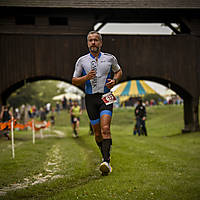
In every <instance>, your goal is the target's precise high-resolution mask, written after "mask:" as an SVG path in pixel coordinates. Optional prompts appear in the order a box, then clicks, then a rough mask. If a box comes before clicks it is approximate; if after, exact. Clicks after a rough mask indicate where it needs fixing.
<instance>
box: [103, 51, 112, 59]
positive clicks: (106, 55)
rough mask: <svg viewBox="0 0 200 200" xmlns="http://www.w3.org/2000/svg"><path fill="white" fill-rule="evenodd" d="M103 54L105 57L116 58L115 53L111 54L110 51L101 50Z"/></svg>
mask: <svg viewBox="0 0 200 200" xmlns="http://www.w3.org/2000/svg"><path fill="white" fill-rule="evenodd" d="M101 53H102V55H103V56H105V57H110V58H115V56H114V55H112V54H110V53H105V52H101Z"/></svg>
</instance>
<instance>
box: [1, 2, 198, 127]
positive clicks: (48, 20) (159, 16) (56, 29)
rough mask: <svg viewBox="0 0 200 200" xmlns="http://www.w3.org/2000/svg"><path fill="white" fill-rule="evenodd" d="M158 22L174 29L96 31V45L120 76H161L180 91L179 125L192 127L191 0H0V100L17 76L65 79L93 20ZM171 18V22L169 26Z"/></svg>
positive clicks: (194, 52) (194, 55)
mask: <svg viewBox="0 0 200 200" xmlns="http://www.w3.org/2000/svg"><path fill="white" fill-rule="evenodd" d="M109 22H113V23H115V22H116V23H163V24H165V25H166V26H168V27H170V28H171V29H172V30H173V32H174V33H175V34H174V35H170V36H169V35H168V36H167V35H156V36H155V35H154V36H152V35H104V36H103V43H104V44H103V51H104V52H110V53H112V54H114V55H116V57H117V58H118V60H119V62H120V65H121V66H122V68H123V72H124V74H123V80H122V81H125V80H132V79H143V80H150V81H155V82H158V83H161V84H163V85H165V86H170V88H171V89H172V90H174V91H176V93H178V94H179V95H180V96H181V97H182V98H183V99H184V123H185V125H184V129H183V130H184V131H195V130H199V116H198V106H199V96H200V59H199V58H200V1H199V0H191V1H187V0H176V1H173V0H154V1H149V0H124V1H122V0H120V1H119V0H95V1H91V0H90V1H86V0H85V1H83V0H37V1H34V0H18V1H16V0H2V1H0V104H3V103H6V100H7V98H8V97H9V95H10V94H11V93H12V92H13V91H14V90H16V89H17V88H19V87H21V86H23V85H24V84H25V82H30V81H36V80H42V79H56V80H62V81H66V82H69V83H70V82H71V78H72V73H73V69H74V64H75V61H76V60H77V58H78V57H79V56H80V55H83V54H85V53H87V52H88V50H87V45H86V34H87V33H88V31H90V30H93V29H94V25H95V24H97V23H101V26H99V27H98V29H101V28H102V27H103V26H104V25H105V24H106V23H109ZM174 24H177V25H178V26H174Z"/></svg>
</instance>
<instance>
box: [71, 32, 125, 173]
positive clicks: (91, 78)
mask: <svg viewBox="0 0 200 200" xmlns="http://www.w3.org/2000/svg"><path fill="white" fill-rule="evenodd" d="M87 45H88V48H89V53H88V54H86V55H84V56H82V57H80V58H79V59H78V60H77V62H76V65H75V71H74V74H73V78H72V84H74V85H76V86H80V85H82V84H85V93H86V96H85V103H86V109H87V113H88V116H89V119H90V122H91V124H92V128H93V130H94V134H95V140H96V143H97V145H98V147H99V149H100V151H101V154H102V157H103V162H102V163H101V164H100V168H99V169H100V171H101V172H102V175H107V174H109V173H110V172H111V171H112V168H111V165H110V150H111V145H112V138H111V132H110V124H111V118H112V110H113V102H112V100H113V98H114V97H113V96H112V94H111V96H110V93H109V92H110V89H111V88H112V87H113V86H114V85H115V84H117V83H118V81H119V80H120V79H121V77H122V70H121V68H120V66H119V64H118V62H117V59H116V58H115V57H114V56H113V55H111V54H108V53H103V52H101V47H102V36H101V34H100V33H98V32H97V31H91V32H89V33H88V35H87ZM113 73H114V76H113V77H112V76H111V74H113ZM102 95H104V97H105V95H108V96H107V97H105V98H103V99H104V100H105V99H106V100H108V101H109V102H106V101H105V102H106V103H105V102H104V101H103V99H102Z"/></svg>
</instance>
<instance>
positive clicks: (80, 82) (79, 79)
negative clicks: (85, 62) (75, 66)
mask: <svg viewBox="0 0 200 200" xmlns="http://www.w3.org/2000/svg"><path fill="white" fill-rule="evenodd" d="M95 76H96V72H95V71H94V70H91V71H90V72H89V73H88V74H87V75H85V76H82V77H77V78H76V77H73V78H72V84H73V85H76V86H79V85H83V84H84V83H85V82H86V81H87V80H90V79H93V78H94V77H95Z"/></svg>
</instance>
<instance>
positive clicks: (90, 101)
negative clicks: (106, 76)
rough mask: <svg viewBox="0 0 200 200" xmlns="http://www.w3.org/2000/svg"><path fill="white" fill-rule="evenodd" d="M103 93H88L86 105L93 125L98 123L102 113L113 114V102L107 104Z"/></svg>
mask: <svg viewBox="0 0 200 200" xmlns="http://www.w3.org/2000/svg"><path fill="white" fill-rule="evenodd" d="M102 95H103V93H96V94H86V96H85V105H86V109H87V113H88V116H89V119H90V122H91V124H92V125H95V124H98V123H99V122H100V118H101V116H102V115H110V116H112V111H113V104H110V105H106V104H105V103H104V102H103V100H102V99H101V97H102Z"/></svg>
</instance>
